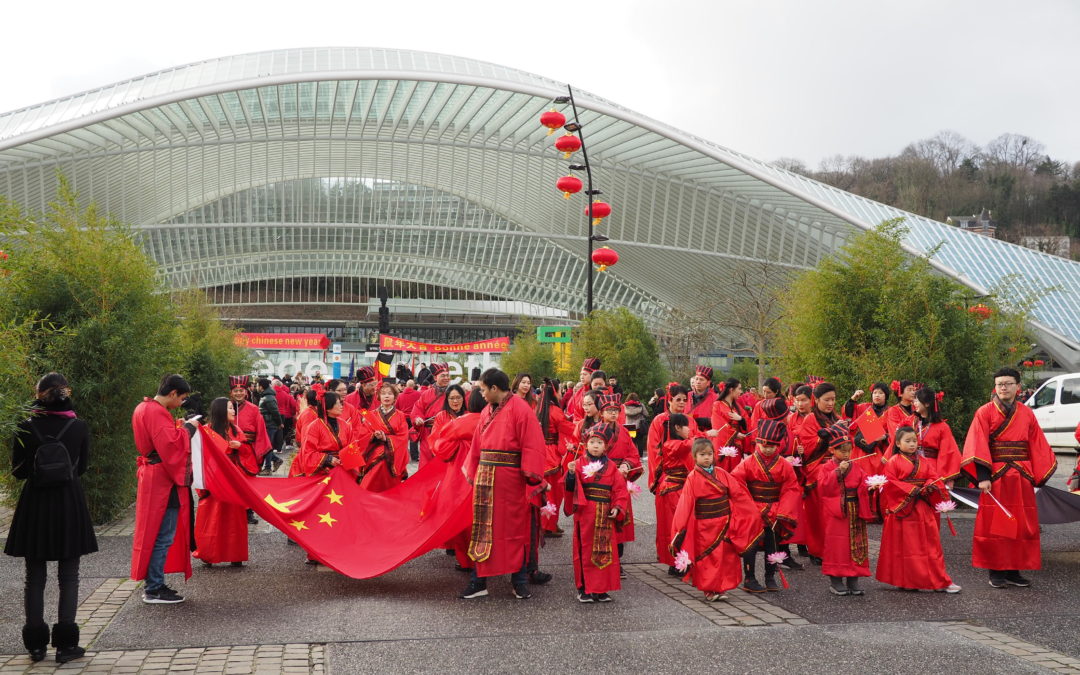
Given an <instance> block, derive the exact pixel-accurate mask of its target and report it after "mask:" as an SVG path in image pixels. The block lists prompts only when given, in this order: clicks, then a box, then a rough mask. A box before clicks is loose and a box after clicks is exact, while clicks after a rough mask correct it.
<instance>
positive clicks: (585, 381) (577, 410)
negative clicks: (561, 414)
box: [563, 357, 600, 422]
mask: <svg viewBox="0 0 1080 675" xmlns="http://www.w3.org/2000/svg"><path fill="white" fill-rule="evenodd" d="M598 370H600V359H598V358H595V357H590V358H587V359H585V361H584V362H582V364H581V373H580V378H581V380H580V386H577V387H576V388H575V389H573V393H572V394H570V399H569V401H567V403H566V405H564V406H563V409H564V410H565V411H566V416H567V417H569V418H570V419H572V420H574V421H575V422H580V421H581V418H583V417H585V411H584V410H583V409H582V407H581V397H582V396H584V395H585V392H587V391H589V382H590V381H591V380H592V374H593V373H595V372H596V371H598Z"/></svg>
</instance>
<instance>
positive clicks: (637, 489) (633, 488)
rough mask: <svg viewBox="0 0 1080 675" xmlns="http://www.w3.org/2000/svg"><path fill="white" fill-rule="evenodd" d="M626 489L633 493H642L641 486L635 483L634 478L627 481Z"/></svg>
mask: <svg viewBox="0 0 1080 675" xmlns="http://www.w3.org/2000/svg"><path fill="white" fill-rule="evenodd" d="M626 491H627V492H629V493H630V494H632V495H636V494H640V493H641V486H640V485H638V484H637V483H635V482H634V481H632V480H628V481H626Z"/></svg>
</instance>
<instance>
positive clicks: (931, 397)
mask: <svg viewBox="0 0 1080 675" xmlns="http://www.w3.org/2000/svg"><path fill="white" fill-rule="evenodd" d="M941 398H942V393H941V392H935V391H934V390H933V389H931V388H929V387H923V388H922V389H920V390H919V391H917V392H915V404H914V408H915V414H914V415H912V416H911V417H909V418H907V419H906V420H905V426H910V427H912V428H914V429H915V433H916V434H918V437H919V454H920V455H921V456H923V457H925V458H927V459H929V460H931V461H932V462H934V465H935V469H936V470H937V472H938V473H939V474H941V477H942V480H944V481H945V487H947V488H950V489H951V488H952V486H953V481H955V480H956V478H957V477H958V476H959V475H960V460H961V457H960V448H959V447H957V445H956V439H955V438H953V433H952V429H950V428H949V424H948V422H946V421H945V420H943V419H942V418H941V410H940V408H939V404H940V402H941ZM890 454H891V453H890ZM886 459H888V456H887V457H886Z"/></svg>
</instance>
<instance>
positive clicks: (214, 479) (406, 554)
mask: <svg viewBox="0 0 1080 675" xmlns="http://www.w3.org/2000/svg"><path fill="white" fill-rule="evenodd" d="M199 433H200V434H202V441H203V480H204V483H205V485H206V489H208V490H209V491H210V493H211V494H213V495H214V496H215V497H217V498H218V499H221V500H223V501H226V502H229V503H231V504H237V505H240V506H245V507H247V508H250V509H253V510H254V511H255V512H256V513H258V514H259V516H261V517H262V518H263V520H265V521H266V522H268V523H270V524H271V525H273V526H274V527H276V528H278V529H279V530H281V531H282V532H284V533H285V534H286V535H288V537H289V538H290V539H292V540H293V541H295V542H296V543H298V544H300V546H302V547H303V548H304V549H305V550H306V551H307V552H308V554H309V555H311V557H313V558H315V559H317V560H319V561H320V562H322V563H323V564H325V565H326V566H327V567H330V568H332V569H334V570H337V571H338V572H340V573H342V574H344V575H346V576H350V577H353V578H355V579H368V578H371V577H375V576H379V575H380V574H385V573H386V572H389V571H390V570H392V569H394V568H395V567H398V566H399V565H401V564H403V563H405V562H407V561H409V560H412V559H413V558H415V557H417V556H420V555H423V554H424V553H427V552H428V551H430V550H432V549H435V548H441V547H442V546H443V545H444V544H445V543H446V542H447V541H449V540H450V539H452V538H453V537H454V536H456V535H457V534H459V533H460V532H462V531H463V530H465V529H466V528H468V527H469V525H470V523H471V521H472V487H471V486H470V485H469V484H468V483H467V482H466V481H465V476H464V475H463V474H462V472H461V470H460V469H459V468H458V467H457V465H456V464H455V463H450V464H447V463H444V462H441V461H432V462H428V463H427V464H426V465H424V468H423V469H421V470H420V471H418V472H417V473H415V474H413V475H412V476H410V477H409V480H408V481H407V482H405V483H402V484H401V485H398V486H396V487H394V488H392V489H390V490H387V491H386V492H370V491H368V490H365V489H363V488H361V487H360V486H359V485H357V483H356V477H355V475H354V474H353V473H351V472H349V471H347V470H345V469H343V468H341V467H336V468H335V469H333V470H332V471H331V472H330V473H329V474H326V475H321V476H304V477H296V478H261V477H256V476H247V475H245V474H244V473H243V472H241V471H240V469H239V468H238V467H237V466H236V465H234V464H233V463H232V462H231V461H229V459H228V458H227V457H226V456H225V451H224V448H223V447H221V446H220V445H218V443H217V442H216V441H215V439H212V438H211V437H210V435H209V434H206V433H205V432H204V431H203V430H202V429H200V431H199Z"/></svg>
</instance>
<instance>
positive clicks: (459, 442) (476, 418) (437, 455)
mask: <svg viewBox="0 0 1080 675" xmlns="http://www.w3.org/2000/svg"><path fill="white" fill-rule="evenodd" d="M479 422H480V413H465V414H463V415H461V416H460V417H453V416H451V415H450V414H449V413H447V412H446V411H445V410H444V411H442V412H440V413H439V414H438V415H437V416H436V417H435V424H434V425H433V426H432V428H431V436H429V437H428V442H429V443H431V452H432V455H433V459H435V460H438V461H442V462H446V463H448V464H453V465H454V466H455V467H456V468H457V469H458V470H459V471H460V470H461V466H462V465H463V464H464V463H465V459H466V458H467V457H468V456H469V448H470V447H471V446H472V437H473V434H474V433H475V432H476V425H477V424H478V423H479ZM470 525H471V524H470ZM470 529H471V527H467V528H464V529H462V530H461V532H459V533H458V534H457V535H455V536H453V537H451V538H450V540H449V541H447V542H446V546H445V548H450V549H453V550H454V557H455V559H456V560H457V564H458V565H461V566H462V567H466V568H471V567H472V566H473V561H472V560H470V559H469V533H470Z"/></svg>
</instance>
